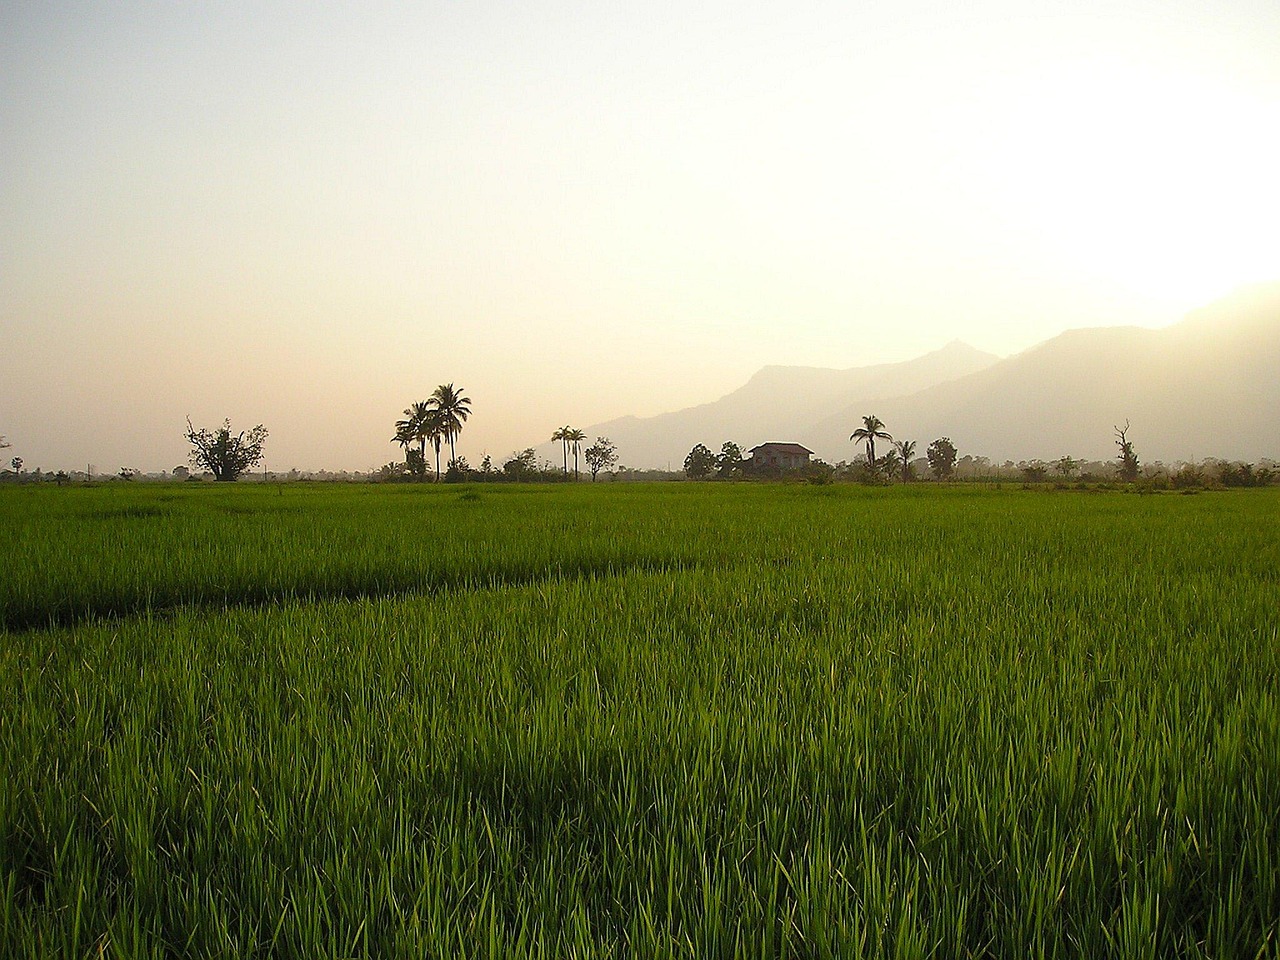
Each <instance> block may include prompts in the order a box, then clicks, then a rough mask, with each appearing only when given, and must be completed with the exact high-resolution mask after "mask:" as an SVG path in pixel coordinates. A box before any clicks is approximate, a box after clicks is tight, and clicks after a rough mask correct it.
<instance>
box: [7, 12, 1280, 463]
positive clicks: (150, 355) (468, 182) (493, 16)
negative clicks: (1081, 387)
mask: <svg viewBox="0 0 1280 960" xmlns="http://www.w3.org/2000/svg"><path fill="white" fill-rule="evenodd" d="M1278 170H1280V4H1278V3H1276V2H1275V0H1221V2H1215V3H1207V2H1204V0H1195V2H1183V0H1158V2H1154V0H1153V2H1136V0H1117V2H1107V3H1102V2H1086V0H1073V2H1062V3H1039V2H1033V0H976V2H972V3H963V4H961V3H954V2H919V0H892V2H889V0H876V2H864V3H847V2H844V3H795V2H789V3H773V2H751V0H735V2H733V3H687V2H682V3H675V2H670V3H668V2H666V0H658V2H645V3H636V4H614V3H600V2H598V0H597V2H581V3H578V2H547V0H531V2H527V3H522V4H512V3H484V2H467V3H461V2H459V3H428V4H421V3H406V4H403V5H380V4H363V3H362V4H349V5H348V4H332V3H330V4H325V3H301V2H299V3H278V2H264V0H257V2H253V3H233V2H226V3H217V4H187V3H159V2H157V3H132V2H127V0H118V2H103V3H59V2H48V0H42V2H25V0H10V2H7V3H5V4H3V5H2V6H0V344H2V346H3V350H2V355H0V433H2V434H4V435H6V436H7V437H8V439H9V440H10V442H11V443H12V444H13V450H12V451H6V457H5V459H6V460H7V455H9V454H13V453H18V454H21V455H22V456H23V457H24V459H25V460H26V463H27V465H28V467H35V466H42V467H44V468H45V469H50V470H51V469H58V468H66V469H73V468H78V469H83V467H84V465H85V464H86V463H90V462H91V463H94V464H95V465H96V467H97V468H98V470H99V471H101V472H115V471H116V470H117V469H119V468H120V467H121V466H130V467H137V468H140V469H142V470H155V469H161V468H163V469H169V468H171V467H173V466H175V465H177V464H179V463H182V462H184V461H185V456H186V445H185V443H184V441H183V440H182V436H181V434H182V430H183V427H184V425H185V422H184V421H185V417H186V416H187V415H190V416H191V417H192V418H193V420H194V421H195V422H196V423H197V424H202V423H204V424H210V425H213V424H216V423H217V422H220V421H221V420H222V418H223V417H224V416H229V417H231V418H232V420H233V422H234V423H235V424H236V425H237V427H239V426H245V427H247V426H251V425H252V424H254V423H257V422H263V423H265V424H266V425H267V427H268V428H269V429H270V430H271V439H270V441H269V442H268V445H267V461H268V466H269V467H270V468H271V469H275V470H287V469H289V468H290V467H299V468H301V469H316V468H321V467H325V468H331V469H342V468H347V469H368V468H370V467H376V466H378V465H380V464H382V463H385V462H387V461H389V460H392V459H395V458H397V457H398V456H399V453H398V448H397V447H395V446H394V445H393V444H391V443H389V442H388V439H389V438H390V437H391V435H392V432H393V426H392V424H393V422H394V420H395V419H396V418H397V416H398V415H399V414H400V411H401V409H402V408H403V407H405V406H406V405H407V404H408V403H409V402H410V401H413V400H420V399H424V398H425V397H426V396H427V395H428V394H429V393H430V391H431V390H432V388H433V387H434V386H435V385H436V384H439V383H444V382H449V381H452V382H454V383H455V384H458V385H460V386H462V387H464V388H465V390H466V392H467V393H468V394H469V395H470V396H471V398H472V401H473V405H474V409H475V414H474V417H473V420H472V422H471V424H470V425H469V426H468V428H467V429H466V431H465V432H464V434H463V436H462V439H461V442H460V444H459V453H460V454H463V455H465V456H467V457H468V458H469V459H470V460H471V462H472V463H473V464H474V463H477V462H478V461H479V459H480V457H481V456H482V455H483V454H484V453H486V452H487V453H489V454H491V455H492V456H493V457H494V459H495V460H501V459H503V458H505V457H506V456H507V455H508V454H509V453H510V452H511V451H513V450H515V449H517V448H520V447H524V446H527V445H530V444H533V443H536V442H540V441H543V440H545V439H547V438H548V437H549V436H550V433H551V431H552V430H553V429H555V427H557V426H558V425H560V424H564V423H570V424H574V425H580V426H584V427H585V426H588V425H590V424H592V423H595V422H598V421H601V420H605V419H609V418H611V417H615V416H620V415H624V414H628V413H634V414H640V415H645V414H653V413H658V412H662V411H665V410H672V409H677V408H679V407H682V406H687V405H690V404H694V403H699V402H705V401H708V400H712V399H715V398H716V397H718V396H721V395H722V394H724V393H726V392H728V391H730V390H732V389H734V388H735V387H737V386H738V385H740V384H741V383H742V382H744V381H745V380H746V379H747V378H748V377H749V376H750V375H751V374H752V373H753V372H755V370H757V369H758V368H759V367H761V366H763V365H765V364H798V365H815V366H829V367H851V366H860V365H863V364H869V363H877V362H884V361H889V360H901V359H907V358H909V357H912V356H915V355H918V354H920V353H924V352H926V351H928V350H932V349H936V348H937V347H940V346H942V345H943V344H944V343H946V342H947V341H950V340H952V339H961V340H964V341H966V342H968V343H971V344H973V345H974V346H977V347H979V348H982V349H985V350H989V351H992V352H995V353H999V354H1009V353H1013V352H1016V351H1018V350H1021V349H1024V348H1026V347H1028V346H1031V345H1032V344H1034V343H1037V342H1039V341H1041V340H1044V339H1046V338H1048V337H1051V336H1054V335H1056V334H1057V333H1059V332H1061V331H1062V330H1064V329H1068V328H1071V327H1079V326H1097V325H1108V324H1139V325H1144V326H1162V325H1166V324H1169V323H1171V322H1174V321H1175V320H1177V319H1179V318H1180V317H1181V316H1182V315H1183V314H1184V313H1185V312H1186V311H1187V310H1189V309H1192V308H1194V307H1196V306H1198V305H1200V304H1202V303H1205V302H1207V301H1210V300H1213V299H1215V298H1217V297H1219V296H1222V295H1224V294H1226V293H1228V292H1230V291H1231V290H1232V289H1234V288H1236V287H1238V286H1240V285H1243V284H1246V283H1251V282H1258V281H1266V280H1274V279H1277V278H1280V228H1277V224H1280V175H1278V174H1277V172H1276V171H1278ZM623 457H624V460H625V451H623Z"/></svg>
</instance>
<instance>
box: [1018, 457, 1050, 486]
mask: <svg viewBox="0 0 1280 960" xmlns="http://www.w3.org/2000/svg"><path fill="white" fill-rule="evenodd" d="M1019 469H1020V470H1021V471H1022V479H1023V481H1024V482H1026V483H1043V482H1044V479H1045V477H1047V476H1048V475H1049V468H1048V467H1047V466H1045V464H1044V462H1043V461H1042V460H1031V461H1029V462H1027V463H1023V464H1021V465H1020V466H1019Z"/></svg>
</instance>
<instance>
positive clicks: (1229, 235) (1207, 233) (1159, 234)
mask: <svg viewBox="0 0 1280 960" xmlns="http://www.w3.org/2000/svg"><path fill="white" fill-rule="evenodd" d="M989 107H990V105H988V109H987V110H984V112H983V113H982V114H981V115H979V116H978V117H974V118H970V122H971V127H970V129H971V130H972V131H977V132H978V133H979V134H980V136H981V139H980V140H979V138H978V137H975V138H974V139H973V140H972V141H971V146H972V148H973V151H974V152H973V154H972V157H973V159H974V160H975V161H976V162H975V163H974V164H973V169H972V171H971V174H972V177H973V182H974V184H975V189H976V190H978V191H980V192H981V193H982V195H983V196H984V197H985V199H986V200H987V201H988V202H989V203H990V205H991V212H992V215H993V216H995V217H998V218H1000V219H1002V220H1004V221H1006V223H1007V225H1008V226H1010V227H1011V228H1012V229H1011V231H1010V233H1011V235H1013V236H1018V237H1021V238H1023V239H1024V240H1025V241H1026V243H1027V244H1028V246H1029V247H1030V248H1032V249H1038V250H1039V251H1040V252H1041V253H1042V254H1043V255H1044V256H1045V257H1046V259H1052V260H1054V261H1056V262H1059V263H1075V264H1076V265H1077V266H1078V268H1079V269H1081V270H1082V271H1084V272H1086V273H1087V274H1091V275H1093V276H1095V277H1097V278H1098V279H1100V280H1104V281H1107V282H1110V283H1114V284H1117V285H1120V286H1122V287H1126V288H1128V289H1131V290H1132V291H1134V292H1135V293H1138V294H1140V295H1142V296H1145V297H1149V298H1151V299H1153V300H1156V301H1162V302H1166V303H1168V304H1169V305H1170V306H1171V307H1177V308H1187V307H1191V306H1194V305H1195V304H1197V303H1201V302H1204V301H1206V300H1208V299H1211V298H1213V297H1215V296H1220V295H1221V294H1223V293H1224V292H1226V291H1228V290H1230V289H1232V288H1233V287H1236V286H1239V285H1241V284H1244V283H1248V282H1252V281H1256V280H1260V279H1265V278H1267V277H1271V276H1274V274H1275V272H1276V269H1277V267H1280V233H1277V231H1276V229H1275V224H1276V222H1277V220H1278V219H1280V180H1278V179H1277V178H1276V176H1275V171H1276V170H1277V169H1280V122H1272V123H1267V122H1265V118H1267V117H1268V116H1271V117H1274V118H1276V120H1278V121H1280V102H1276V101H1271V102H1264V101H1262V100H1260V99H1259V97H1258V95H1257V94H1256V93H1244V92H1240V91H1237V90H1234V89H1232V88H1230V87H1228V86H1226V85H1224V84H1222V83H1211V82H1209V81H1206V80H1202V79H1199V78H1196V77H1194V76H1191V75H1187V74H1182V75H1172V74H1166V75H1154V74H1152V73H1145V72H1142V71H1140V70H1137V69H1135V68H1133V67H1129V66H1127V65H1124V64H1120V63H1115V62H1092V63H1074V64H1060V65H1057V66H1055V67H1052V68H1049V69H1045V70H1043V71H1041V72H1040V73H1039V74H1038V75H1036V76H1032V77H1028V78H1026V80H1025V82H1023V83H1020V84H1019V85H1018V87H1017V90H1016V92H1015V93H1014V94H1013V96H1012V98H1011V99H1009V100H1008V101H1007V102H1005V103H1002V104H999V107H998V108H997V109H995V110H992V109H989Z"/></svg>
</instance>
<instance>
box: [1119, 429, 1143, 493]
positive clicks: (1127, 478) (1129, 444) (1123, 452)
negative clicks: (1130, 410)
mask: <svg viewBox="0 0 1280 960" xmlns="http://www.w3.org/2000/svg"><path fill="white" fill-rule="evenodd" d="M1115 431H1116V446H1117V447H1119V448H1120V455H1119V460H1120V468H1119V474H1120V479H1121V480H1123V481H1124V482H1125V483H1133V482H1134V481H1135V480H1137V479H1138V455H1137V454H1136V453H1135V452H1134V450H1133V441H1132V440H1130V439H1129V421H1128V420H1126V421H1125V422H1124V429H1123V430H1121V429H1120V428H1119V427H1116V428H1115Z"/></svg>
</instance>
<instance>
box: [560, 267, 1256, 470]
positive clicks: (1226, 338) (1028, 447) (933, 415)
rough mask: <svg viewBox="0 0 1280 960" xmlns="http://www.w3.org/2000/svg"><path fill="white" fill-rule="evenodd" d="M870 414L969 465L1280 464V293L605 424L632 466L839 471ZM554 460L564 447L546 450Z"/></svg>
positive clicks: (953, 351) (742, 391)
mask: <svg viewBox="0 0 1280 960" xmlns="http://www.w3.org/2000/svg"><path fill="white" fill-rule="evenodd" d="M866 414H874V415H876V416H878V417H879V418H880V419H881V420H882V421H884V423H885V426H886V428H887V429H888V431H889V432H890V433H892V434H893V436H894V437H895V438H898V439H911V440H915V441H917V444H918V448H917V453H919V454H922V453H923V452H924V449H925V447H927V446H928V444H929V442H930V441H932V440H933V439H935V438H937V437H942V436H947V437H950V438H951V440H952V441H953V442H954V443H955V445H956V447H957V449H958V450H959V451H960V454H961V455H962V456H963V455H965V454H972V455H974V456H985V457H989V458H991V459H992V460H995V461H997V462H1001V461H1004V460H1015V461H1017V460H1025V459H1037V458H1038V459H1044V460H1051V459H1056V458H1058V457H1061V456H1067V455H1069V456H1073V457H1076V458H1077V459H1086V460H1098V459H1110V458H1112V457H1113V456H1114V455H1115V444H1114V439H1115V438H1114V428H1115V427H1116V426H1117V425H1120V426H1123V425H1124V423H1125V421H1128V422H1129V424H1130V429H1129V439H1131V440H1132V441H1133V442H1134V445H1135V447H1136V449H1137V452H1138V455H1139V456H1140V457H1141V458H1142V460H1143V461H1144V462H1151V461H1154V460H1163V461H1165V462H1168V463H1172V462H1175V461H1178V460H1192V459H1195V460H1199V459H1202V458H1205V457H1220V458H1224V459H1233V460H1234V459H1243V460H1256V459H1259V458H1262V457H1277V456H1280V283H1276V284H1270V285H1266V286H1260V287H1253V288H1249V289H1246V290H1242V291H1240V292H1239V293H1237V294H1235V295H1233V296H1231V297H1228V298H1226V299H1224V300H1221V301H1219V302H1217V303H1214V304H1212V305H1211V306H1208V307H1205V308H1203V309H1201V310H1197V311H1195V312H1193V313H1191V314H1190V315H1188V316H1187V318H1186V319H1184V320H1183V321H1181V322H1180V323H1177V324H1174V325H1173V326H1170V327H1166V328H1163V329H1158V330H1152V329H1146V328H1140V327H1095V328H1086V329H1076V330H1069V331H1067V332H1065V333H1063V334H1061V335H1059V336H1057V337H1054V338H1053V339H1051V340H1047V341H1045V342H1043V343H1041V344H1038V345H1037V346H1034V347H1032V348H1030V349H1029V350H1025V351H1023V352H1022V353H1019V354H1016V355H1014V356H1011V357H1007V358H1003V359H1002V358H1000V357H997V356H995V355H993V354H988V353H983V352H982V351H980V350H976V349H974V348H973V347H970V346H968V345H966V344H963V343H960V342H958V341H956V342H952V343H950V344H948V345H946V346H945V347H943V348H942V349H940V350H936V351H934V352H932V353H928V354H925V355H924V356H921V357H917V358H915V359H913V360H907V361H904V362H901V363H886V364H878V365H876V366H868V367H856V368H853V369H849V370H828V369H822V368H816V367H781V366H769V367H765V368H763V369H762V370H760V371H759V372H758V373H756V374H755V375H754V376H753V377H751V379H750V380H748V381H747V382H746V383H745V384H744V385H743V386H741V387H740V388H738V389H737V390H735V391H733V392H732V393H730V394H728V395H726V396H724V397H722V398H720V399H719V400H716V401H714V402H711V403H705V404H701V405H699V406H696V407H689V408H687V409H684V410H677V411H674V412H671V413H664V414H660V415H658V416H654V417H645V418H638V417H623V418H620V419H617V420H611V421H607V422H605V423H598V424H594V425H593V426H591V427H589V428H587V429H586V430H585V433H586V434H587V437H588V442H591V441H592V440H594V438H595V437H597V436H607V437H609V438H610V439H612V440H613V441H614V443H615V444H617V447H618V452H619V454H620V456H621V462H622V463H624V464H626V465H627V466H629V467H636V468H648V467H659V468H665V467H667V466H668V465H670V466H671V467H672V468H674V469H679V467H680V465H681V464H683V462H684V457H685V455H686V454H687V453H688V452H689V450H690V449H691V448H692V447H693V446H694V444H697V443H704V444H706V445H707V446H708V447H711V448H712V449H713V450H717V451H718V450H719V448H720V445H721V444H722V443H723V442H724V441H726V440H733V441H734V442H736V443H739V444H740V445H741V446H742V447H743V449H744V450H746V449H749V448H750V447H752V446H754V445H756V444H758V443H763V442H765V441H769V440H777V441H796V442H799V443H803V444H804V445H805V446H807V447H809V448H810V449H811V450H813V451H814V452H815V453H816V454H817V455H818V456H819V457H821V458H823V459H824V460H827V461H828V462H837V461H840V460H850V459H852V458H853V457H855V456H858V455H859V454H860V452H861V449H860V447H857V446H855V445H854V444H853V443H851V442H850V441H849V434H851V433H852V432H853V431H854V430H855V429H856V428H857V427H858V426H860V425H861V422H862V417H863V416H864V415H866ZM545 452H546V453H547V456H548V458H551V453H552V452H554V453H555V454H558V453H559V448H558V446H557V447H554V448H553V447H552V446H550V445H547V446H546V447H545Z"/></svg>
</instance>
